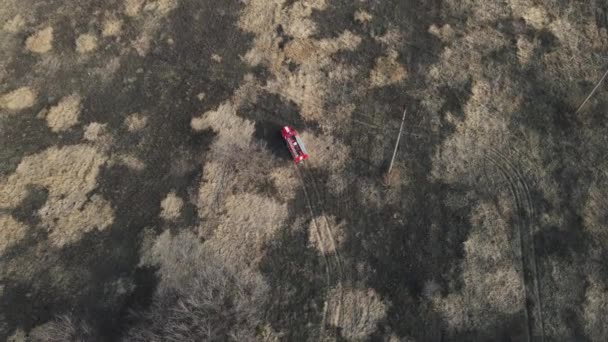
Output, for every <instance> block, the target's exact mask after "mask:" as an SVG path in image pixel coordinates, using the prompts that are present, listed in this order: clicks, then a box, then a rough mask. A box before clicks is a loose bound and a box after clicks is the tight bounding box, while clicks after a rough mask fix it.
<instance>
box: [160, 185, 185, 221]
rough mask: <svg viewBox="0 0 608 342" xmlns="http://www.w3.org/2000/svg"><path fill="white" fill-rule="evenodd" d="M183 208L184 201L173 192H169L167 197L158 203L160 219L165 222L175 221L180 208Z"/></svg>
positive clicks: (179, 213)
mask: <svg viewBox="0 0 608 342" xmlns="http://www.w3.org/2000/svg"><path fill="white" fill-rule="evenodd" d="M183 206H184V200H182V199H181V198H180V197H178V196H177V194H175V192H170V193H168V194H167V196H166V197H165V198H164V199H163V200H162V201H161V202H160V207H161V209H162V210H161V213H160V217H162V218H164V219H165V220H175V219H176V218H178V217H179V216H180V215H181V211H182V207H183Z"/></svg>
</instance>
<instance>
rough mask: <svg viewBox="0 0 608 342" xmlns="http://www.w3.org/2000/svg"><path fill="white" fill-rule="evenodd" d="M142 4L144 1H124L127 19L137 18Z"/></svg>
mask: <svg viewBox="0 0 608 342" xmlns="http://www.w3.org/2000/svg"><path fill="white" fill-rule="evenodd" d="M144 2H145V0H125V2H124V9H125V14H126V15H127V16H129V17H135V16H137V15H138V14H139V11H141V8H142V6H143V4H144Z"/></svg>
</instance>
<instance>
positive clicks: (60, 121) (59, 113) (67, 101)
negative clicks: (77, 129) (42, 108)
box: [46, 94, 82, 132]
mask: <svg viewBox="0 0 608 342" xmlns="http://www.w3.org/2000/svg"><path fill="white" fill-rule="evenodd" d="M81 111H82V98H81V97H80V95H78V94H72V95H69V96H66V97H64V98H62V99H61V101H59V103H57V105H55V106H53V107H51V108H50V109H49V110H48V112H47V113H46V123H47V125H48V126H49V128H50V129H51V131H53V132H62V131H67V130H68V129H70V128H71V127H73V126H74V125H76V124H77V123H78V117H79V116H80V112H81Z"/></svg>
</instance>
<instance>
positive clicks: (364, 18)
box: [354, 10, 373, 24]
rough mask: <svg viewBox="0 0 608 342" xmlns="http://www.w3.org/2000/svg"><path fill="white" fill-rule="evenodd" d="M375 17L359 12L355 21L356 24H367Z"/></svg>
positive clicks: (362, 11)
mask: <svg viewBox="0 0 608 342" xmlns="http://www.w3.org/2000/svg"><path fill="white" fill-rule="evenodd" d="M372 18H373V16H372V15H371V14H369V13H368V12H366V11H364V10H357V12H355V16H354V19H355V21H356V22H358V23H361V24H366V23H368V22H370V21H371V20H372Z"/></svg>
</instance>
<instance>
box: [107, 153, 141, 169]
mask: <svg viewBox="0 0 608 342" xmlns="http://www.w3.org/2000/svg"><path fill="white" fill-rule="evenodd" d="M116 164H117V165H124V166H126V167H128V168H129V169H131V170H133V171H136V172H141V171H143V170H144V169H145V168H146V163H144V161H143V160H141V159H140V158H138V157H137V156H135V155H132V154H126V153H118V154H113V155H112V158H111V159H110V160H109V161H108V165H116Z"/></svg>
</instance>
